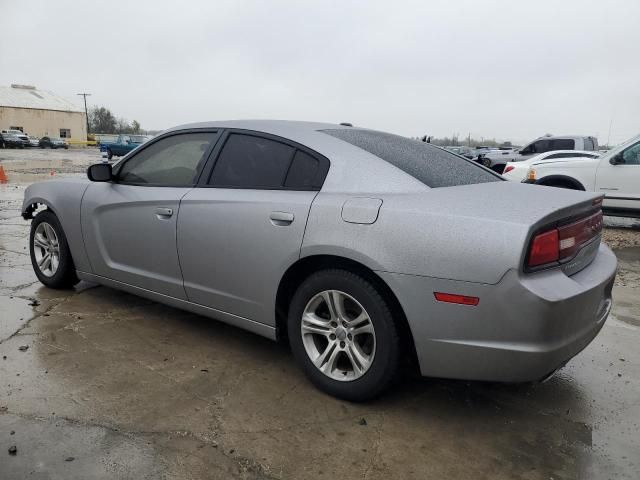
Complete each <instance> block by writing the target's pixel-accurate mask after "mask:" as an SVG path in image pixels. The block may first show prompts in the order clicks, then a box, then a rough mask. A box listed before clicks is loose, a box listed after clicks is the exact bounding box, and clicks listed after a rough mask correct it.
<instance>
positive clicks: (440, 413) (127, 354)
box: [0, 149, 640, 480]
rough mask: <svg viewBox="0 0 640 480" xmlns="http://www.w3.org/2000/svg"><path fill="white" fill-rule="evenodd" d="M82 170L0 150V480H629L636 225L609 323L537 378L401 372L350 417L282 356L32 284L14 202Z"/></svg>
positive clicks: (639, 316)
mask: <svg viewBox="0 0 640 480" xmlns="http://www.w3.org/2000/svg"><path fill="white" fill-rule="evenodd" d="M95 161H100V154H99V153H98V152H97V151H95V150H94V149H87V150H68V151H64V150H57V151H50V150H33V151H14V150H0V162H1V163H0V164H1V165H2V166H3V168H4V170H5V172H6V173H7V174H8V176H9V183H8V184H5V185H0V479H5V478H7V479H12V478H31V477H33V478H64V479H65V480H66V479H76V478H77V479H87V478H109V479H111V478H136V479H146V478H148V479H157V478H167V479H174V478H175V479H180V478H221V479H227V478H277V479H280V478H327V479H334V478H341V479H352V478H353V479H388V478H403V479H405V478H406V479H430V478H433V479H441V478H474V479H475V478H487V479H489V478H491V479H512V478H523V479H545V480H549V479H551V478H553V479H577V478H612V479H613V478H615V479H637V478H638V471H640V420H639V419H640V403H639V402H638V398H639V396H638V395H639V392H640V350H639V349H638V345H639V344H640V295H639V294H638V291H639V290H638V286H639V285H640V225H639V224H638V222H636V221H629V220H625V219H616V218H607V219H606V225H607V227H606V229H605V232H604V239H605V241H606V242H607V243H609V245H611V246H612V247H613V248H614V249H615V251H616V254H617V255H618V259H619V262H620V269H619V276H618V279H617V282H616V286H615V287H614V307H613V313H612V315H611V316H610V318H609V320H608V321H607V323H606V324H605V326H604V328H603V330H602V331H601V333H600V334H599V336H598V337H597V338H596V339H595V340H594V341H593V342H592V344H591V345H589V347H587V349H586V350H585V351H584V352H582V353H581V354H580V355H578V356H577V357H576V358H575V359H573V360H572V361H570V362H569V363H568V364H567V366H566V367H564V368H563V369H562V370H561V371H560V372H559V373H558V374H557V375H556V376H554V377H553V378H551V379H550V380H549V381H548V382H546V383H544V384H527V385H502V384H491V383H480V382H462V381H447V380H439V379H422V378H416V377H415V376H412V375H409V374H407V375H405V376H403V378H401V379H400V381H399V383H398V385H397V386H396V387H395V388H394V389H393V391H391V392H389V394H388V395H385V396H384V397H383V398H381V399H379V400H377V401H375V402H370V403H367V404H350V403H347V402H342V401H339V400H336V399H334V398H331V397H328V396H326V395H323V394H322V393H320V392H318V391H317V390H316V389H314V388H313V387H312V386H311V385H310V384H309V382H308V381H307V380H306V379H305V378H304V376H303V375H302V374H301V372H300V371H299V370H298V368H297V367H296V366H295V365H294V364H293V362H292V359H291V356H290V354H289V352H288V351H287V349H286V348H285V347H284V346H282V345H278V344H275V343H273V342H269V341H267V340H265V339H263V338H261V337H257V336H255V335H252V334H250V333H248V332H244V331H241V330H238V329H235V328H232V327H229V326H226V325H224V324H221V323H218V322H215V321H211V320H208V319H205V318H202V317H199V316H197V315H192V314H189V313H185V312H182V311H178V310H175V309H172V308H170V307H165V306H163V305H158V304H155V303H153V302H150V301H147V300H144V299H141V298H137V297H134V296H131V295H128V294H125V293H122V292H119V291H115V290H112V289H109V288H105V287H98V286H95V285H91V284H87V283H84V282H81V283H80V284H79V285H78V286H77V287H76V289H75V290H72V291H53V290H48V289H46V288H44V287H43V286H42V285H40V284H39V283H38V282H37V281H36V278H35V275H34V274H33V271H32V269H31V264H30V259H29V256H28V253H27V248H26V247H27V239H28V228H29V224H28V222H25V221H23V220H22V218H21V217H20V205H21V201H22V195H23V193H24V188H25V186H26V185H27V184H29V183H31V182H34V181H46V180H47V179H50V178H51V177H52V176H53V177H54V178H55V177H59V176H74V175H84V170H85V169H86V167H87V166H88V165H89V164H91V163H93V162H95ZM14 446H15V447H16V451H15V452H13V450H12V449H11V447H14Z"/></svg>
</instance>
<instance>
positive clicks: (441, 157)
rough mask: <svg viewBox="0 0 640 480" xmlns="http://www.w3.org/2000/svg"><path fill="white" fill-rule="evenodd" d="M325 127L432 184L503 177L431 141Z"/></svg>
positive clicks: (337, 135)
mask: <svg viewBox="0 0 640 480" xmlns="http://www.w3.org/2000/svg"><path fill="white" fill-rule="evenodd" d="M322 131H323V132H324V133H326V134H327V135H331V136H332V137H335V138H338V139H339V140H342V141H344V142H347V143H350V144H351V145H354V146H356V147H358V148H361V149H362V150H365V151H367V152H369V153H371V154H373V155H375V156H376V157H379V158H381V159H382V160H385V161H386V162H388V163H390V164H391V165H393V166H394V167H397V168H399V169H400V170H402V171H403V172H405V173H407V174H409V175H411V176H412V177H413V178H415V179H416V180H418V181H420V182H422V183H424V184H425V185H427V186H428V187H431V188H437V187H452V186H456V185H470V184H474V183H487V182H500V181H502V180H503V179H502V177H500V176H499V175H497V174H494V173H493V172H491V171H489V170H487V169H485V168H483V167H481V166H480V165H478V164H477V163H475V162H472V161H470V160H467V159H466V158H464V157H461V156H459V155H456V154H453V153H451V152H449V151H447V150H445V149H444V148H438V147H436V146H434V145H432V144H430V143H424V142H419V141H416V140H411V139H409V138H405V137H401V136H399V135H393V134H391V133H384V132H377V131H374V130H360V129H348V128H345V129H331V130H322Z"/></svg>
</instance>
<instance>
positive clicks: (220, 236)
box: [178, 130, 329, 325]
mask: <svg viewBox="0 0 640 480" xmlns="http://www.w3.org/2000/svg"><path fill="white" fill-rule="evenodd" d="M219 143H220V146H219V147H217V152H216V153H215V154H214V155H215V156H216V157H217V158H216V160H215V163H214V162H213V161H212V162H211V165H210V169H211V172H210V173H208V172H207V171H205V174H203V179H202V181H201V183H202V184H201V185H199V186H198V188H194V189H193V190H191V191H190V192H188V193H187V195H185V197H184V198H183V199H182V203H181V207H180V215H179V218H178V253H179V259H180V265H181V267H182V273H183V276H184V286H185V290H186V293H187V297H188V299H189V300H190V301H192V302H195V303H198V304H201V305H205V306H207V307H211V308H214V309H216V310H220V311H223V312H226V313H231V314H234V315H237V316H240V317H243V318H248V319H251V320H253V321H256V322H260V323H263V324H267V325H274V324H275V297H276V290H277V287H278V283H279V281H280V279H281V278H282V275H283V274H284V272H285V271H286V269H287V268H288V267H289V266H290V265H291V264H292V263H293V262H295V260H296V259H298V258H299V255H300V247H301V245H302V238H303V235H304V230H305V227H306V222H307V216H308V214H309V209H310V207H311V203H312V202H313V199H314V198H315V196H316V194H317V192H318V190H319V189H320V187H321V185H322V182H323V181H324V177H325V175H326V173H327V170H328V168H329V162H328V160H327V159H326V158H324V157H321V156H319V155H318V154H316V153H314V152H312V151H310V150H308V149H306V148H305V147H303V146H301V145H297V144H294V143H292V142H288V141H287V140H284V139H282V138H280V137H273V136H269V135H265V134H260V133H256V132H247V131H233V130H232V131H228V132H227V133H226V134H225V135H224V136H223V138H222V139H221V140H220V142H219ZM208 168H209V167H208Z"/></svg>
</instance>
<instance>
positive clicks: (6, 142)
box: [0, 133, 25, 148]
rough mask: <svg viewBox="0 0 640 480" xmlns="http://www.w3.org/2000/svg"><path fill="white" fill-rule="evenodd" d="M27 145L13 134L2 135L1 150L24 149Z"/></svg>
mask: <svg viewBox="0 0 640 480" xmlns="http://www.w3.org/2000/svg"><path fill="white" fill-rule="evenodd" d="M24 147H25V143H24V142H23V141H22V140H21V139H20V138H18V136H17V135H14V134H13V133H0V148H24Z"/></svg>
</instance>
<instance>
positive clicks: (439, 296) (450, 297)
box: [433, 292, 480, 307]
mask: <svg viewBox="0 0 640 480" xmlns="http://www.w3.org/2000/svg"><path fill="white" fill-rule="evenodd" d="M433 295H434V296H435V297H436V300H437V301H439V302H445V303H457V304H458V305H469V306H472V307H475V306H476V305H478V303H480V299H479V298H478V297H468V296H466V295H456V294H455V293H442V292H433Z"/></svg>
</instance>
